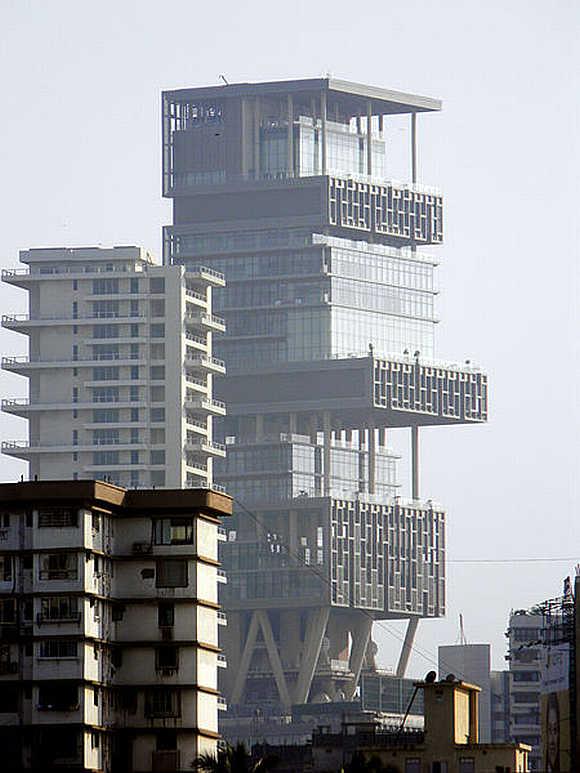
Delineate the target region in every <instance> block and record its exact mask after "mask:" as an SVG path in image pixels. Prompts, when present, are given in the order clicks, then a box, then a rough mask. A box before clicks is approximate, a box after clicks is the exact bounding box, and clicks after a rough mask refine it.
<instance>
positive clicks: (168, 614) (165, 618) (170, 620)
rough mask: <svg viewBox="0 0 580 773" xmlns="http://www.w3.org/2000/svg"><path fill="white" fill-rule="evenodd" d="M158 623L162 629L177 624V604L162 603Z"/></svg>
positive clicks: (158, 613)
mask: <svg viewBox="0 0 580 773" xmlns="http://www.w3.org/2000/svg"><path fill="white" fill-rule="evenodd" d="M157 623H158V625H159V627H160V628H166V627H171V626H172V625H174V624H175V604H173V603H171V602H170V601H160V602H159V606H158V607H157Z"/></svg>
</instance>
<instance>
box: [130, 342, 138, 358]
mask: <svg viewBox="0 0 580 773" xmlns="http://www.w3.org/2000/svg"><path fill="white" fill-rule="evenodd" d="M129 359H130V360H138V359H139V344H131V346H130V349H129Z"/></svg>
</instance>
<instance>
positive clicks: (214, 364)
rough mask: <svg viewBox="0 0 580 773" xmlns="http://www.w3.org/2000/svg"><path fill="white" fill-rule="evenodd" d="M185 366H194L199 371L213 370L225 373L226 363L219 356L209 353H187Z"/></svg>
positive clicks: (217, 372) (213, 371)
mask: <svg viewBox="0 0 580 773" xmlns="http://www.w3.org/2000/svg"><path fill="white" fill-rule="evenodd" d="M185 366H186V367H188V368H194V369H195V370H198V371H203V372H205V371H207V370H209V371H211V372H212V373H215V374H219V375H225V372H226V364H225V362H224V361H223V360H220V359H218V358H217V357H210V356H209V355H207V354H187V355H186V356H185Z"/></svg>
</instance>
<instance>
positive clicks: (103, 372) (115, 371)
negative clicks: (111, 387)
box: [93, 365, 119, 381]
mask: <svg viewBox="0 0 580 773" xmlns="http://www.w3.org/2000/svg"><path fill="white" fill-rule="evenodd" d="M118 380H119V368H118V367H117V366H115V365H106V366H104V365H102V366H100V367H98V368H93V381H118Z"/></svg>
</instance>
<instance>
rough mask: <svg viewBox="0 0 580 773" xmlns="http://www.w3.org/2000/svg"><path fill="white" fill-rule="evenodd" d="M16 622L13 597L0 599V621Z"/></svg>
mask: <svg viewBox="0 0 580 773" xmlns="http://www.w3.org/2000/svg"><path fill="white" fill-rule="evenodd" d="M14 622H16V602H15V601H14V600H13V599H0V623H14Z"/></svg>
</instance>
